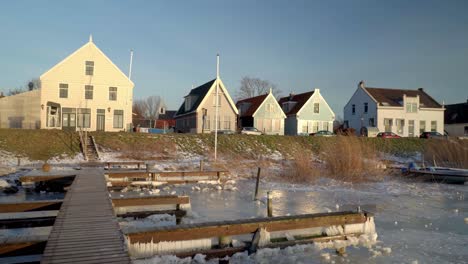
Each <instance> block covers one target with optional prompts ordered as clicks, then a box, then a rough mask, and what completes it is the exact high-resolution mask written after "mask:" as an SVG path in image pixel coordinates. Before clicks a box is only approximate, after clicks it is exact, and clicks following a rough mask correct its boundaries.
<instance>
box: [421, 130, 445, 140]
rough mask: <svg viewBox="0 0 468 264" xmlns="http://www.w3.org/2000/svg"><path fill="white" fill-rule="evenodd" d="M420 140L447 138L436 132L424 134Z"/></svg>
mask: <svg viewBox="0 0 468 264" xmlns="http://www.w3.org/2000/svg"><path fill="white" fill-rule="evenodd" d="M419 138H436V139H446V138H447V136H444V135H442V134H441V133H439V132H435V131H427V132H423V133H422V134H421V135H420V136H419Z"/></svg>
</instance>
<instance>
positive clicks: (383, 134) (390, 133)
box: [377, 132, 401, 138]
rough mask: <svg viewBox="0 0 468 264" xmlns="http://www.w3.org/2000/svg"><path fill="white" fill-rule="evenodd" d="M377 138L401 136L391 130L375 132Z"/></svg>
mask: <svg viewBox="0 0 468 264" xmlns="http://www.w3.org/2000/svg"><path fill="white" fill-rule="evenodd" d="M377 137H379V138H401V137H400V136H399V135H397V134H395V133H393V132H380V133H378V134H377Z"/></svg>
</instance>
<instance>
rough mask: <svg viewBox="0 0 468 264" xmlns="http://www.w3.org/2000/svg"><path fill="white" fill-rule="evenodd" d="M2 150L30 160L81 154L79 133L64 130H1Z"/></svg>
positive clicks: (0, 144) (0, 147)
mask: <svg viewBox="0 0 468 264" xmlns="http://www.w3.org/2000/svg"><path fill="white" fill-rule="evenodd" d="M0 149H1V150H5V151H8V152H10V153H12V154H14V155H17V156H21V157H27V158H29V159H30V160H44V161H45V160H48V159H50V158H52V157H58V156H63V155H67V156H69V157H73V156H75V155H76V154H78V153H79V152H80V143H79V137H78V134H77V133H72V132H66V131H62V130H28V129H0Z"/></svg>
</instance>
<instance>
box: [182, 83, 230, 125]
mask: <svg viewBox="0 0 468 264" xmlns="http://www.w3.org/2000/svg"><path fill="white" fill-rule="evenodd" d="M216 88H218V95H219V96H218V102H216ZM216 104H217V105H218V130H228V131H235V130H236V124H237V114H238V110H237V107H236V105H235V104H234V102H233V101H232V99H231V96H229V93H228V91H227V89H226V87H225V86H224V84H223V82H222V81H221V79H220V78H219V77H218V78H216V79H213V80H211V81H209V82H207V83H205V84H203V85H200V86H198V87H196V88H194V89H192V90H191V91H190V93H189V94H188V95H187V96H185V98H184V102H183V103H182V105H181V106H180V108H179V110H178V111H177V113H176V115H175V117H174V118H175V120H176V129H175V130H176V132H182V133H210V132H213V131H214V130H215V125H216V121H215V120H216Z"/></svg>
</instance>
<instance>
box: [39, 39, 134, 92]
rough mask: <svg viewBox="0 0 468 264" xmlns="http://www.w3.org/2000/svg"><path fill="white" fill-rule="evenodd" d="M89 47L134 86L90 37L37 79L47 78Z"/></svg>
mask: <svg viewBox="0 0 468 264" xmlns="http://www.w3.org/2000/svg"><path fill="white" fill-rule="evenodd" d="M88 47H90V48H91V49H94V50H96V51H97V52H98V53H100V54H101V55H102V56H103V57H104V58H105V59H106V60H107V61H108V62H109V63H110V65H112V67H114V68H115V69H116V70H117V71H118V72H119V73H120V74H121V75H122V76H123V77H125V78H126V79H127V80H128V81H129V82H130V83H131V84H132V87H134V86H135V84H134V83H133V81H132V80H130V79H129V78H128V76H127V75H125V73H123V72H122V71H121V70H120V69H119V67H117V65H115V64H114V63H113V62H112V60H111V59H109V57H107V55H106V54H105V53H104V52H102V50H101V49H99V48H98V46H96V45H95V44H94V42H93V39H92V37H90V39H89V41H88V42H87V43H86V44H84V45H83V46H81V47H80V48H79V49H77V50H75V51H74V52H73V53H72V54H70V55H68V56H67V57H66V58H65V59H63V60H62V61H60V62H59V63H57V64H55V65H54V66H53V67H52V68H50V69H49V70H47V71H46V72H45V73H43V74H42V75H41V76H40V77H39V79H43V78H44V77H45V76H47V74H49V73H50V72H52V70H54V69H55V68H57V67H59V66H60V65H62V64H64V63H65V62H66V61H68V60H69V59H70V58H72V57H73V56H74V55H75V54H77V53H78V52H80V51H81V50H84V49H86V48H88Z"/></svg>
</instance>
